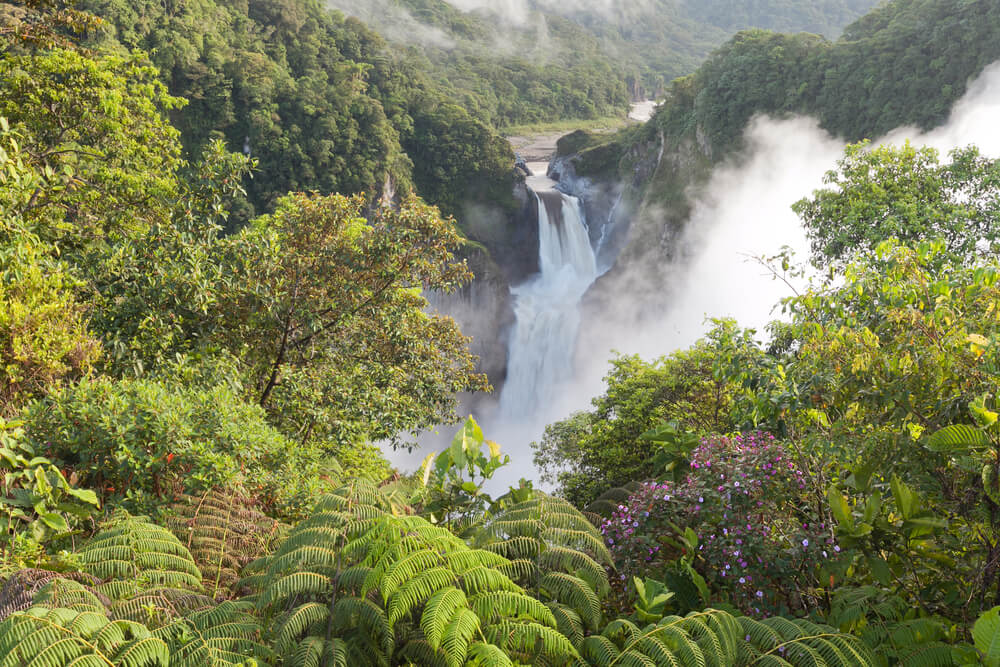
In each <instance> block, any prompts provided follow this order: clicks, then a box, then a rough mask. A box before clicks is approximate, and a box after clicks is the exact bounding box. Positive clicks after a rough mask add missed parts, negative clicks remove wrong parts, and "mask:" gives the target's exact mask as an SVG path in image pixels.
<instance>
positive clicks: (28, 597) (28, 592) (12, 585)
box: [0, 569, 101, 621]
mask: <svg viewBox="0 0 1000 667" xmlns="http://www.w3.org/2000/svg"><path fill="white" fill-rule="evenodd" d="M58 579H71V580H73V581H76V582H79V583H81V584H83V585H86V586H90V587H91V588H90V590H91V591H92V590H93V587H94V586H96V585H97V584H99V583H101V581H100V579H97V578H96V577H92V576H90V575H88V574H84V573H82V572H70V573H60V572H52V571H50V570H39V569H24V570H18V571H17V572H14V573H13V574H12V575H10V576H9V577H8V578H7V580H6V581H5V582H4V585H3V587H2V588H0V621H2V620H3V619H5V618H7V617H8V616H10V615H11V614H13V613H14V612H16V611H24V610H25V609H28V608H30V607H31V606H33V605H34V604H35V598H36V596H37V595H38V593H39V591H41V590H42V589H43V588H45V587H46V586H48V584H49V583H50V582H53V581H55V580H58ZM58 590H60V589H57V590H56V592H58ZM67 590H68V589H67ZM48 606H51V607H60V606H63V607H68V606H71V605H64V604H58V603H53V604H49V605H48Z"/></svg>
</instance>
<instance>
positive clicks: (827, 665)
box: [739, 616, 876, 667]
mask: <svg viewBox="0 0 1000 667" xmlns="http://www.w3.org/2000/svg"><path fill="white" fill-rule="evenodd" d="M739 621H740V626H741V627H742V629H743V631H744V632H745V633H746V637H748V638H749V639H747V641H746V642H744V644H743V651H744V659H745V660H746V661H748V662H754V663H757V664H761V665H793V666H796V667H798V666H799V665H801V666H802V667H806V666H807V665H808V666H815V667H834V666H840V665H848V666H857V667H868V666H869V665H874V664H876V663H875V658H874V656H873V655H872V652H871V651H870V650H869V648H868V647H867V646H866V645H865V644H864V642H862V641H861V640H860V639H858V638H857V637H854V636H852V635H846V634H842V633H840V632H838V631H837V630H835V629H834V628H831V627H830V626H827V625H819V624H816V623H811V622H809V621H806V620H803V619H787V618H781V617H779V616H775V617H772V618H767V619H764V620H762V621H758V620H754V619H751V618H747V617H741V618H740V619H739Z"/></svg>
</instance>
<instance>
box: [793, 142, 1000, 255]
mask: <svg viewBox="0 0 1000 667" xmlns="http://www.w3.org/2000/svg"><path fill="white" fill-rule="evenodd" d="M950 157H951V162H949V163H948V164H941V163H940V162H939V160H938V152H937V151H936V150H935V149H933V148H929V147H922V148H914V147H913V146H911V145H910V144H909V142H907V143H906V144H904V145H903V146H901V147H898V148H897V147H893V146H884V145H883V146H877V147H874V148H873V147H871V146H870V145H869V144H868V142H862V143H859V144H854V145H851V146H848V147H847V149H846V151H845V154H844V157H843V158H841V159H840V160H838V162H837V169H836V170H834V171H830V172H828V173H827V174H826V176H825V178H824V182H825V183H826V184H827V185H829V186H831V187H829V188H825V189H822V190H817V191H816V192H815V193H813V197H812V198H811V199H808V198H807V199H802V200H800V201H798V202H796V204H795V205H794V206H793V208H794V210H795V212H796V213H798V214H799V216H800V217H802V220H803V222H804V224H805V226H806V231H807V233H808V235H809V238H810V240H811V242H812V253H813V261H814V262H815V263H816V264H818V265H827V264H839V265H843V264H846V263H847V262H849V261H850V260H851V259H852V258H855V257H858V256H862V257H865V256H867V257H870V256H871V255H872V254H873V253H874V251H875V248H876V246H878V245H879V243H881V242H882V241H885V240H887V239H890V238H897V239H899V240H900V241H902V242H904V243H911V242H917V241H925V240H930V239H934V238H940V239H942V240H943V241H944V243H945V248H946V250H947V252H948V254H949V255H951V256H952V257H953V258H954V259H955V260H956V261H959V262H962V261H968V260H970V259H971V258H973V257H974V256H975V255H977V254H981V253H988V254H995V253H996V252H997V251H998V250H1000V228H998V225H997V220H998V219H1000V218H998V216H1000V161H997V160H991V159H989V158H986V157H983V156H982V155H980V153H979V149H977V148H976V147H975V146H969V147H967V148H963V149H956V150H954V151H951V153H950Z"/></svg>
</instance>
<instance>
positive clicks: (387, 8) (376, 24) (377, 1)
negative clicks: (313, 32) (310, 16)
mask: <svg viewBox="0 0 1000 667" xmlns="http://www.w3.org/2000/svg"><path fill="white" fill-rule="evenodd" d="M327 6H329V7H330V8H332V9H336V10H339V11H341V12H343V13H344V14H345V15H347V16H353V17H355V18H358V19H360V20H361V21H363V22H365V23H367V24H368V25H370V26H371V27H373V28H375V29H376V30H377V31H378V32H379V33H381V35H382V36H383V37H385V38H386V39H388V40H389V41H392V42H397V43H401V44H415V45H420V46H432V47H436V48H440V49H445V50H451V49H453V48H455V40H454V39H452V38H451V37H450V36H449V35H448V33H446V32H445V31H444V30H441V29H440V28H436V27H434V26H430V25H427V24H426V23H422V22H421V21H419V20H418V19H417V18H416V17H414V16H413V15H412V14H410V13H409V12H408V11H406V9H405V8H403V7H401V6H399V5H398V4H396V3H394V2H391V0H327Z"/></svg>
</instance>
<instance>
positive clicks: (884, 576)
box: [868, 556, 892, 586]
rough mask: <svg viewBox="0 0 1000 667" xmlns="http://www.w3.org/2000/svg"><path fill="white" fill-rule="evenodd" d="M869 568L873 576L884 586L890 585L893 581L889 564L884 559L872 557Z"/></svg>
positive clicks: (869, 560)
mask: <svg viewBox="0 0 1000 667" xmlns="http://www.w3.org/2000/svg"><path fill="white" fill-rule="evenodd" d="M868 567H870V568H871V571H872V576H873V577H875V580H876V581H878V582H879V583H880V584H882V585H883V586H885V585H888V584H889V582H891V581H892V571H891V570H890V569H889V564H888V563H887V562H885V559H884V558H881V557H879V556H871V557H869V558H868Z"/></svg>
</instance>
